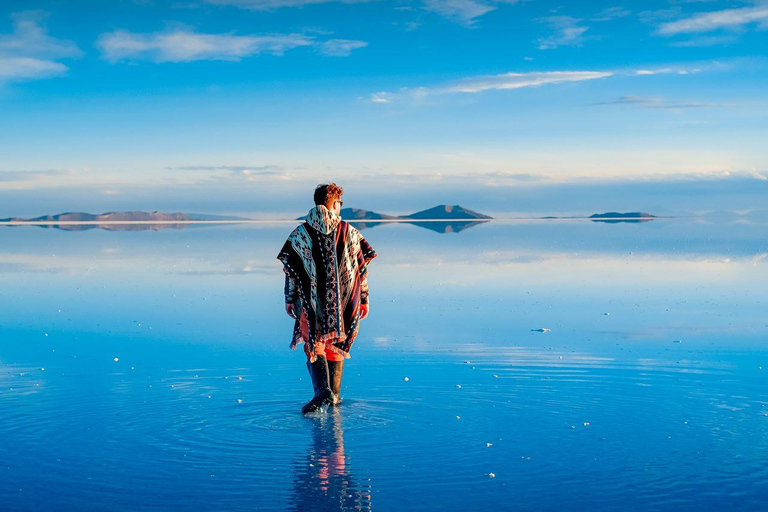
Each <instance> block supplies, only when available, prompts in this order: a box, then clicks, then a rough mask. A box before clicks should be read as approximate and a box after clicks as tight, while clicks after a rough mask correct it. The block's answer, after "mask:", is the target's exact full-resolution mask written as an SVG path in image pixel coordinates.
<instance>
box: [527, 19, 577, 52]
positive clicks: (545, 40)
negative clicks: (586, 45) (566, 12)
mask: <svg viewBox="0 0 768 512" xmlns="http://www.w3.org/2000/svg"><path fill="white" fill-rule="evenodd" d="M536 21H538V22H540V23H545V24H547V25H548V26H549V27H550V28H551V29H552V30H553V31H554V33H553V34H552V35H550V36H549V37H542V38H540V39H539V40H538V43H539V50H552V49H554V48H557V47H558V46H581V44H582V43H583V42H584V41H585V40H586V37H584V33H585V32H587V30H589V27H587V26H585V25H581V24H580V23H581V22H582V21H583V20H580V19H578V18H572V17H570V16H548V17H546V18H539V19H537V20H536Z"/></svg>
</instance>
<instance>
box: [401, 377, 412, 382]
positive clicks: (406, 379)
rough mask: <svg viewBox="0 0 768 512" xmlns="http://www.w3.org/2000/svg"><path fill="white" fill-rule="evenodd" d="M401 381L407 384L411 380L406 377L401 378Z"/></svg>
mask: <svg viewBox="0 0 768 512" xmlns="http://www.w3.org/2000/svg"><path fill="white" fill-rule="evenodd" d="M403 380H404V381H405V382H408V381H409V380H411V379H409V378H408V377H403Z"/></svg>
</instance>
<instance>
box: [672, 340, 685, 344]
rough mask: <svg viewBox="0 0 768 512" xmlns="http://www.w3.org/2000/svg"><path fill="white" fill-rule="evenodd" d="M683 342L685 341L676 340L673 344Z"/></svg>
mask: <svg viewBox="0 0 768 512" xmlns="http://www.w3.org/2000/svg"><path fill="white" fill-rule="evenodd" d="M682 342H683V340H675V341H673V342H672V343H682Z"/></svg>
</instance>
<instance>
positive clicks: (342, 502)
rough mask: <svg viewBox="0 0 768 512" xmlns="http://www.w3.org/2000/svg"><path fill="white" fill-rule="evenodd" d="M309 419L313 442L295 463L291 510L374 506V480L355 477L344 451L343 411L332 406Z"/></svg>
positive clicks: (353, 508)
mask: <svg viewBox="0 0 768 512" xmlns="http://www.w3.org/2000/svg"><path fill="white" fill-rule="evenodd" d="M309 421H311V422H312V442H311V444H310V446H309V450H308V451H307V454H306V456H305V457H303V458H300V459H299V460H297V461H296V463H295V465H294V471H295V478H294V488H293V494H292V499H291V504H292V508H291V510H297V511H298V510H302V511H303V510H318V511H325V510H328V511H331V510H371V485H370V481H369V480H365V481H358V480H357V479H355V478H354V476H353V475H352V471H351V468H350V466H349V464H348V460H347V459H348V457H347V455H346V453H345V452H344V430H343V429H342V418H341V413H340V412H339V411H338V409H329V410H328V413H327V414H323V415H322V416H321V417H319V418H311V419H309Z"/></svg>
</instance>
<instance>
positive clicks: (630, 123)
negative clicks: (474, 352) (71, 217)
mask: <svg viewBox="0 0 768 512" xmlns="http://www.w3.org/2000/svg"><path fill="white" fill-rule="evenodd" d="M767 34H768V2H763V1H749V2H740V1H735V2H722V1H691V0H663V1H652V2H621V1H618V0H617V1H606V2H554V1H552V2H548V1H538V0H530V1H509V0H443V1H439V0H402V1H397V0H370V1H351V0H350V1H330V0H329V1H324V0H187V1H184V0H167V1H166V0H135V1H131V0H113V1H110V2H103V1H96V0H90V1H86V0H82V1H64V0H39V1H34V0H32V1H15V0H10V1H8V0H6V1H4V2H3V3H2V6H0V154H1V155H2V159H0V216H12V215H22V216H25V215H39V214H44V213H55V212H58V211H64V210H82V211H92V212H101V211H107V210H125V209H151V210H163V211H169V210H182V211H189V212H210V213H217V212H220V213H225V212H229V213H258V214H262V215H266V214H267V212H271V213H283V212H290V213H292V212H295V211H301V210H303V209H304V208H305V206H306V204H307V203H308V201H309V198H310V197H311V196H310V194H311V190H312V188H313V187H314V185H315V184H316V183H318V182H320V181H327V180H335V181H337V182H339V183H341V184H342V185H344V186H345V189H346V191H347V194H346V197H345V201H346V202H347V203H348V204H350V205H352V206H358V207H363V208H370V209H377V210H381V211H388V212H408V211H413V210H418V209H422V208H426V207H429V206H432V205H433V204H435V203H443V202H447V203H461V204H465V205H466V206H468V207H470V208H474V209H478V210H482V211H489V212H512V213H515V212H532V213H552V212H562V213H591V212H592V211H597V210H600V209H608V208H610V209H625V210H629V209H640V208H646V209H647V208H648V207H657V208H659V209H660V210H661V209H669V210H681V209H684V210H692V211H703V210H716V209H757V208H764V205H763V203H764V198H765V197H767V196H766V193H768V150H766V148H765V146H766V145H765V143H764V140H765V139H766V136H768V108H767V107H768V98H766V90H767V88H766V86H765V84H766V83H768V80H767V79H768V67H767V66H766V64H768V59H766V55H765V53H766V49H768V45H766V43H768V37H766V35H767Z"/></svg>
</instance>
